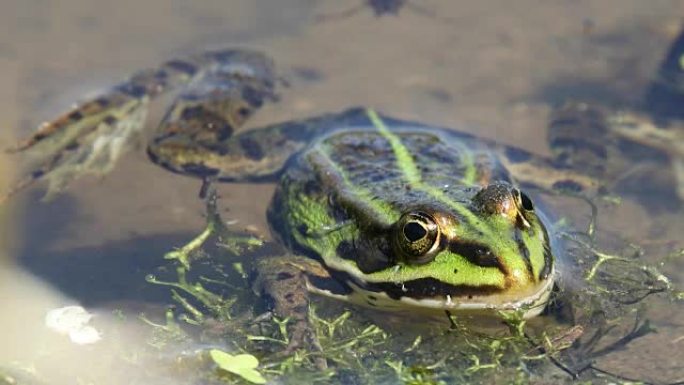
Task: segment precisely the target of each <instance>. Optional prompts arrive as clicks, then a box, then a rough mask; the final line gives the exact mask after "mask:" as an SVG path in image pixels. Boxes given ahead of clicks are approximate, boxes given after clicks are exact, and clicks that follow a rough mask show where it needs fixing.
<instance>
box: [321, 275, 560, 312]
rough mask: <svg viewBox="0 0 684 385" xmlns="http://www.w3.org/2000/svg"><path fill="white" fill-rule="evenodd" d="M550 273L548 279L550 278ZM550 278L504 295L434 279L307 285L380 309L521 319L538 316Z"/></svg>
mask: <svg viewBox="0 0 684 385" xmlns="http://www.w3.org/2000/svg"><path fill="white" fill-rule="evenodd" d="M554 274H555V272H554V271H553V270H552V271H551V272H550V274H549V277H553V276H554ZM553 283H554V280H553V279H547V280H545V281H543V282H541V283H540V285H538V286H536V287H534V288H531V289H530V290H528V291H524V292H520V291H518V292H516V293H505V292H502V291H501V289H499V288H496V290H495V289H494V288H489V287H487V288H482V287H465V286H463V287H461V286H453V285H449V284H445V283H443V282H439V281H437V280H434V279H428V278H426V279H423V280H416V281H411V282H406V283H404V284H397V283H372V284H370V285H359V284H357V283H355V282H353V281H347V282H346V286H347V290H345V291H344V292H340V291H337V290H330V288H328V287H321V286H320V285H317V284H315V283H314V284H312V282H309V284H308V287H309V291H311V292H314V293H317V294H321V295H325V296H328V297H334V298H338V299H342V300H346V301H349V302H352V303H356V304H360V305H364V306H367V307H371V308H375V309H381V310H390V311H392V310H397V311H398V310H406V309H412V310H416V311H423V312H429V313H435V312H444V311H445V310H447V311H450V312H453V313H472V314H489V315H497V314H498V313H500V312H518V311H521V312H522V313H521V315H522V317H523V318H531V317H534V316H537V315H539V314H540V313H541V312H542V311H543V310H544V307H545V306H546V303H547V302H548V300H549V297H550V295H551V292H552V290H553Z"/></svg>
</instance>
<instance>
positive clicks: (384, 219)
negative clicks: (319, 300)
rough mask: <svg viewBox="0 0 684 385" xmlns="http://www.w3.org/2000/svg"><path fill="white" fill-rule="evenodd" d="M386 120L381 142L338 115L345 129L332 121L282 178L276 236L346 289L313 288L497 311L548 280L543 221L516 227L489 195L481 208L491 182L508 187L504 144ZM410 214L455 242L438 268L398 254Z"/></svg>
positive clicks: (273, 214) (358, 113) (446, 244)
mask: <svg viewBox="0 0 684 385" xmlns="http://www.w3.org/2000/svg"><path fill="white" fill-rule="evenodd" d="M351 116H354V117H355V119H350V117H351ZM382 121H383V122H385V124H386V125H387V126H388V127H387V128H388V131H387V132H384V133H383V132H381V131H379V130H378V128H377V127H375V126H373V125H372V122H371V120H369V119H368V117H367V116H366V114H365V113H364V112H363V110H350V111H348V112H346V113H342V114H340V115H339V122H343V124H339V123H338V122H337V121H336V120H335V119H331V120H328V121H326V125H327V126H324V127H319V131H321V132H326V133H327V134H326V135H324V136H323V137H321V138H317V139H316V140H315V141H313V142H312V143H311V144H310V145H309V146H308V147H307V148H306V149H304V150H303V151H301V152H300V153H299V154H298V155H296V156H295V158H294V159H292V160H291V161H290V163H289V166H288V167H287V168H286V169H285V171H284V175H283V176H282V178H281V180H280V184H279V187H278V189H277V191H276V194H275V196H274V199H273V202H272V205H271V208H270V210H269V220H270V222H271V223H272V225H273V230H274V231H275V232H276V233H278V234H279V235H280V238H281V239H282V241H283V242H284V243H285V244H287V245H288V246H289V247H290V248H291V249H293V250H295V251H296V252H298V253H302V254H304V255H308V256H311V257H313V258H316V259H318V260H320V261H322V262H323V264H324V265H325V266H326V269H328V271H329V272H330V274H331V275H332V276H333V277H334V278H335V279H336V280H337V281H338V283H339V286H335V285H332V284H331V283H330V282H329V281H324V282H321V281H320V280H312V286H315V287H318V288H319V289H321V290H322V291H330V292H332V294H347V293H349V292H351V291H352V288H353V287H354V286H358V287H361V288H364V289H366V290H367V291H371V292H375V291H383V292H385V293H386V294H388V295H389V297H391V298H393V299H400V298H401V297H411V298H414V299H424V298H439V299H441V300H445V299H446V297H445V296H447V295H449V296H451V299H452V300H453V301H460V302H477V303H483V302H486V303H488V304H491V305H494V306H495V305H497V304H500V303H502V302H504V301H511V300H515V299H520V298H521V297H523V296H525V295H529V294H530V293H531V292H534V291H536V290H537V288H538V286H539V285H540V284H542V283H544V282H546V281H547V280H548V279H550V277H549V275H550V273H551V271H552V264H553V261H552V256H551V254H550V251H549V250H548V239H547V235H546V231H545V230H544V227H543V224H542V223H541V221H540V220H539V219H538V218H537V216H536V215H535V214H534V213H533V212H532V211H530V212H526V213H525V217H526V219H527V220H528V222H529V224H530V227H529V228H524V229H523V228H519V226H517V225H516V222H515V221H512V220H510V218H507V217H505V216H504V215H500V214H489V213H487V212H485V211H486V210H484V209H483V208H482V205H483V202H482V199H483V198H480V199H479V200H478V199H474V198H475V196H476V194H477V193H478V192H479V191H481V190H482V187H483V186H482V184H483V183H485V184H486V183H487V182H490V181H491V182H493V181H498V182H506V183H510V178H509V175H508V173H507V172H506V170H505V169H503V168H502V167H501V164H500V163H499V161H498V159H497V156H496V155H495V152H494V151H495V150H496V147H494V148H492V147H488V146H487V144H486V143H484V142H483V141H481V140H478V139H476V138H473V137H469V136H466V135H462V134H458V133H455V132H452V131H446V130H442V129H437V128H434V127H428V126H424V125H418V124H412V123H408V122H401V121H397V120H393V119H390V118H383V119H382ZM388 135H389V136H388ZM393 139H398V140H399V142H400V146H401V148H398V147H397V145H395V147H393V146H392V143H391V142H392V140H393ZM402 150H403V151H402ZM397 152H399V154H398V153H397ZM402 152H403V153H402ZM407 154H408V158H407V157H406V156H405V155H407ZM402 157H403V158H402ZM484 199H491V198H489V197H487V198H484ZM412 211H422V212H427V213H430V214H432V215H433V216H435V217H438V218H441V219H443V221H444V225H443V226H441V227H442V229H441V231H442V233H443V234H448V237H447V236H444V237H443V238H442V243H443V245H442V246H441V249H442V250H441V251H440V252H439V253H438V254H437V255H436V257H435V259H434V261H432V262H428V263H425V264H420V265H416V264H411V263H410V262H406V261H404V260H402V256H401V255H398V253H397V252H396V250H395V249H393V247H392V241H391V240H392V237H393V236H394V235H395V234H396V233H397V231H399V230H398V229H397V228H396V226H395V223H397V221H398V220H399V218H400V217H401V215H402V214H404V213H407V212H412ZM473 245H479V246H482V247H488V248H489V249H490V250H491V251H492V253H493V254H494V256H495V258H496V261H497V263H495V266H487V265H488V263H484V264H482V263H480V264H478V263H477V261H476V259H477V258H475V257H474V254H477V253H474V252H473V251H472V249H471V246H473ZM523 249H524V250H523ZM464 251H465V252H464ZM466 252H467V253H466ZM521 254H527V256H523V255H521ZM489 264H490V265H491V263H489ZM350 283H351V285H350ZM483 297H484V298H483ZM487 297H489V298H488V299H487ZM369 304H371V305H372V301H371V302H370V303H369ZM445 308H446V309H448V308H449V307H448V306H445Z"/></svg>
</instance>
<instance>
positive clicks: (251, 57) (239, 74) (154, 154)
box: [147, 51, 280, 180]
mask: <svg viewBox="0 0 684 385" xmlns="http://www.w3.org/2000/svg"><path fill="white" fill-rule="evenodd" d="M214 58H215V59H216V60H215V61H216V62H217V64H216V65H215V66H214V67H213V68H212V69H211V71H207V72H206V73H205V74H204V76H202V77H201V78H198V79H196V80H195V81H193V82H192V83H190V84H189V85H188V87H187V88H186V89H185V90H184V91H183V92H182V93H181V94H180V95H178V97H177V98H176V100H175V101H174V103H173V104H172V105H171V107H170V108H169V109H168V111H167V113H166V114H165V116H164V118H163V120H162V122H161V124H160V125H159V127H158V129H157V133H156V135H155V137H154V139H153V140H152V141H151V143H150V145H149V146H148V148H147V153H148V155H149V157H150V159H151V160H152V161H153V162H155V163H157V164H158V165H160V166H162V167H164V168H166V169H168V170H170V171H173V172H177V173H181V174H185V175H190V176H195V177H198V178H201V179H204V180H217V179H230V178H222V176H223V174H222V173H223V170H229V171H228V174H232V173H233V171H231V170H233V169H238V168H240V167H243V165H245V164H246V163H248V162H250V161H257V162H258V163H259V165H258V166H260V167H261V168H265V167H268V165H265V163H268V162H270V163H274V162H273V161H272V160H271V159H270V158H267V157H266V156H264V152H263V151H262V150H261V148H262V147H260V146H259V143H257V142H256V141H254V140H252V141H250V140H249V139H245V138H240V139H238V140H236V138H235V137H234V133H235V131H236V130H237V129H239V128H240V127H241V126H242V125H243V124H244V123H245V122H246V121H247V119H249V117H251V116H252V115H253V114H254V112H255V111H256V110H258V109H259V108H260V107H261V106H262V105H263V104H264V103H265V102H267V101H275V100H277V95H276V92H275V88H276V86H277V84H278V82H279V81H280V79H279V78H278V77H277V76H276V74H275V68H274V64H273V62H272V61H271V60H270V59H269V58H267V57H266V56H264V55H261V54H258V53H254V52H248V51H234V52H229V53H228V54H225V55H221V54H216V55H215V56H214ZM257 158H258V159H257ZM245 167H246V168H247V169H246V170H244V171H243V172H245V173H247V172H250V171H252V170H249V167H248V166H245ZM275 167H276V168H277V167H278V165H275ZM253 172H255V173H256V172H257V171H256V170H254V171H253ZM233 179H239V178H237V177H236V178H233Z"/></svg>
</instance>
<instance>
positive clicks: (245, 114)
mask: <svg viewBox="0 0 684 385" xmlns="http://www.w3.org/2000/svg"><path fill="white" fill-rule="evenodd" d="M237 112H238V115H240V117H242V118H243V119H246V118H248V117H249V116H250V115H251V114H252V110H250V109H249V108H247V107H240V108H239V109H238V111H237Z"/></svg>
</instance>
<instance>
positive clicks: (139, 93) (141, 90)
mask: <svg viewBox="0 0 684 385" xmlns="http://www.w3.org/2000/svg"><path fill="white" fill-rule="evenodd" d="M115 89H116V90H117V91H119V92H121V93H123V94H126V95H128V96H132V97H134V98H138V99H139V98H142V97H143V96H145V95H147V88H145V87H143V86H141V85H139V84H134V83H125V84H121V85H119V86H117V87H116V88H115Z"/></svg>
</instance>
